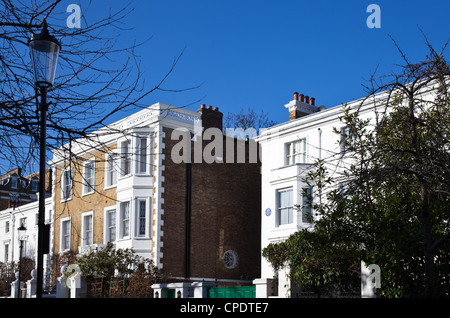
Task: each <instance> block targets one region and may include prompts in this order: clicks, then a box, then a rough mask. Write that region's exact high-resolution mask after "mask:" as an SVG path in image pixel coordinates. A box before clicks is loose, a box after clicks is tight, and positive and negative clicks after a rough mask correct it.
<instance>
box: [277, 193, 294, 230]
mask: <svg viewBox="0 0 450 318" xmlns="http://www.w3.org/2000/svg"><path fill="white" fill-rule="evenodd" d="M282 192H290V195H291V203H292V204H291V205H287V206H281V202H280V201H281V200H280V194H281V193H282ZM276 206H277V210H276V213H277V217H276V226H277V227H278V226H286V225H293V224H294V188H293V187H289V188H282V189H277V190H276ZM289 209H290V211H289ZM284 210H287V222H283V223H282V213H283V212H284ZM283 219H284V218H283Z"/></svg>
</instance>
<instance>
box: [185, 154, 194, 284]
mask: <svg viewBox="0 0 450 318" xmlns="http://www.w3.org/2000/svg"><path fill="white" fill-rule="evenodd" d="M191 186H192V163H190V162H189V163H186V205H185V206H186V211H185V230H184V233H185V246H184V277H185V278H189V277H190V276H191V201H192V193H191Z"/></svg>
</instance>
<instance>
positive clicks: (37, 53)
mask: <svg viewBox="0 0 450 318" xmlns="http://www.w3.org/2000/svg"><path fill="white" fill-rule="evenodd" d="M28 46H29V47H30V53H31V61H32V62H33V69H34V76H35V77H34V78H35V81H36V85H37V86H38V87H40V88H49V87H51V86H53V82H54V80H55V72H56V65H57V63H58V54H59V50H60V49H61V44H60V43H59V42H58V40H56V38H55V37H54V36H52V35H50V34H49V33H48V28H47V22H46V21H44V23H43V27H42V31H41V33H40V34H34V33H33V34H32V35H31V38H30V40H29V41H28Z"/></svg>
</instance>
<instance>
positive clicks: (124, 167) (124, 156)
mask: <svg viewBox="0 0 450 318" xmlns="http://www.w3.org/2000/svg"><path fill="white" fill-rule="evenodd" d="M119 145H120V147H119V150H120V169H119V171H120V177H127V176H129V175H131V171H132V162H133V160H132V148H131V141H130V140H129V139H126V140H122V141H120V143H119ZM125 146H126V147H125ZM125 149H126V152H124V150H125Z"/></svg>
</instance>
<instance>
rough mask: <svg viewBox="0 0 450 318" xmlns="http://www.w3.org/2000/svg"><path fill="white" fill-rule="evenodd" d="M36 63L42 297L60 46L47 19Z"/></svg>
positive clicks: (34, 48)
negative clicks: (50, 114) (48, 156)
mask: <svg viewBox="0 0 450 318" xmlns="http://www.w3.org/2000/svg"><path fill="white" fill-rule="evenodd" d="M28 46H29V48H30V53H31V61H32V62H33V69H34V76H35V83H36V86H37V87H38V88H39V90H40V95H41V103H40V116H41V119H40V133H41V135H40V148H39V151H40V154H39V217H38V251H37V256H38V257H37V278H36V297H37V298H42V285H43V277H44V245H43V243H44V226H45V164H46V160H45V151H46V145H45V144H46V137H47V109H48V104H47V91H48V89H49V88H50V87H52V86H53V81H54V80H55V72H56V65H57V63H58V54H59V50H60V49H61V45H60V43H59V42H58V40H56V38H55V37H54V36H52V35H50V34H49V33H48V29H47V22H46V21H45V20H44V22H43V27H42V31H41V33H40V34H34V33H33V34H32V35H31V38H30V40H29V41H28Z"/></svg>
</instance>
